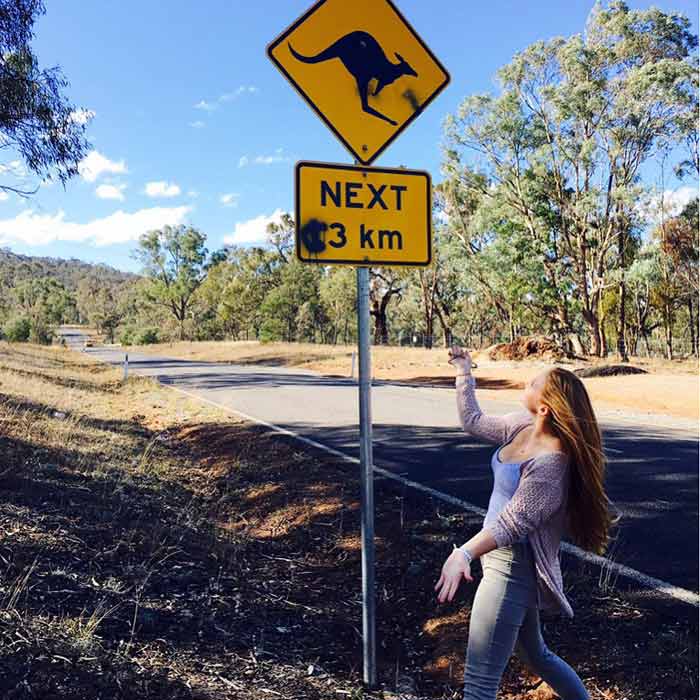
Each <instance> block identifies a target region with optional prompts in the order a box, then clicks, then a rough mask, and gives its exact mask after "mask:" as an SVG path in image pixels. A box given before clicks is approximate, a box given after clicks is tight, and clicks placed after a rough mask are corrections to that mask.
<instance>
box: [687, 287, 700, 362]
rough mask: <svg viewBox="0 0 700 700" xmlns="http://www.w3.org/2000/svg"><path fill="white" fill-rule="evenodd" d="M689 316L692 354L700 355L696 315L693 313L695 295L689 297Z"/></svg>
mask: <svg viewBox="0 0 700 700" xmlns="http://www.w3.org/2000/svg"><path fill="white" fill-rule="evenodd" d="M688 316H689V317H690V354H691V355H695V356H696V357H697V355H698V336H697V333H696V328H695V316H694V314H693V297H688Z"/></svg>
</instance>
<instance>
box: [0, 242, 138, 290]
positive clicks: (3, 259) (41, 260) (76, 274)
mask: <svg viewBox="0 0 700 700" xmlns="http://www.w3.org/2000/svg"><path fill="white" fill-rule="evenodd" d="M91 276H97V277H99V278H100V280H102V281H104V282H105V283H107V284H109V283H110V282H111V283H115V284H121V283H123V282H127V281H136V280H138V279H139V275H135V274H133V273H131V272H123V271H122V270H117V269H115V268H113V267H110V266H109V265H105V264H103V263H98V264H93V263H88V262H85V261H84V260H78V259H77V258H69V259H67V260H66V259H63V258H51V257H43V256H33V255H21V254H19V253H14V252H12V250H10V249H9V248H0V287H2V288H4V289H8V288H11V287H15V286H16V285H17V283H18V282H21V281H24V280H27V279H33V278H40V277H52V278H54V279H55V280H56V281H58V282H60V283H61V284H62V285H63V286H64V287H65V288H66V289H68V290H70V291H73V292H76V291H77V289H78V283H79V282H80V280H81V279H85V278H86V277H91Z"/></svg>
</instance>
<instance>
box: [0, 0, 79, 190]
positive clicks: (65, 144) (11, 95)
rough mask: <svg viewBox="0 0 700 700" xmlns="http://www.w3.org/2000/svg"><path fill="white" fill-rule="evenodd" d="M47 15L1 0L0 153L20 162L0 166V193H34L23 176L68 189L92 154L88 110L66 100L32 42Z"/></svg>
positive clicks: (56, 72)
mask: <svg viewBox="0 0 700 700" xmlns="http://www.w3.org/2000/svg"><path fill="white" fill-rule="evenodd" d="M45 12H46V8H45V6H44V3H43V2H42V1H41V0H0V149H2V150H3V151H5V152H6V153H11V154H16V155H17V156H19V160H9V162H6V163H2V164H0V174H2V175H3V180H7V181H3V182H0V191H11V192H16V193H17V194H19V195H21V196H27V195H30V194H34V193H36V191H37V190H38V188H39V186H38V185H37V186H36V187H35V188H34V189H33V190H30V189H27V187H26V185H25V184H24V180H25V171H26V170H27V169H28V170H29V171H30V172H32V173H34V174H35V175H38V176H39V177H40V178H41V179H49V180H51V179H53V178H54V177H55V178H56V179H58V180H59V181H60V182H61V183H62V184H65V183H66V181H68V180H69V179H70V178H71V177H73V176H74V175H77V173H78V165H79V163H80V161H81V160H82V159H83V157H84V156H85V155H86V154H87V152H88V150H89V147H90V145H89V143H88V141H87V139H86V138H85V129H86V126H87V123H88V122H89V121H90V119H91V118H92V114H91V113H90V112H89V111H88V110H84V109H76V108H75V107H74V106H73V105H72V104H71V103H70V102H69V100H68V99H67V97H66V95H65V90H66V88H67V87H68V82H67V80H66V78H65V77H64V75H63V73H62V72H61V70H60V68H59V67H57V66H54V67H52V68H44V69H42V68H40V66H39V61H38V59H37V56H36V54H35V53H34V51H33V49H32V46H31V41H32V39H33V38H34V23H35V22H36V20H37V19H38V18H39V17H41V15H43V14H44V13H45Z"/></svg>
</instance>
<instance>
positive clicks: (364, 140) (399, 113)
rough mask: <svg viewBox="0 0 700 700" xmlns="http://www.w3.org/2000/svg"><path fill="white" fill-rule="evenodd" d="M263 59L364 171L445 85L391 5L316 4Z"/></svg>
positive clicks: (358, 1) (379, 1)
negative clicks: (285, 81) (301, 99)
mask: <svg viewBox="0 0 700 700" xmlns="http://www.w3.org/2000/svg"><path fill="white" fill-rule="evenodd" d="M267 53H268V55H269V57H270V58H271V59H272V61H273V62H274V63H275V64H276V65H277V67H278V68H279V69H280V70H281V71H282V73H284V75H285V76H286V77H287V78H288V80H289V81H290V82H291V83H292V85H293V86H294V87H295V88H296V89H297V90H298V91H299V93H300V94H301V96H302V97H303V98H304V99H305V100H306V101H307V102H308V103H309V105H311V107H312V108H313V109H314V110H315V112H316V113H317V114H318V115H319V117H321V119H323V121H324V122H325V123H326V124H327V125H328V126H329V127H330V129H331V130H332V131H333V133H334V134H335V135H336V136H337V137H338V138H339V139H340V140H341V142H342V143H343V144H344V145H345V147H346V148H347V149H348V150H349V151H350V153H352V155H353V156H354V157H355V158H356V159H357V160H358V161H359V162H361V163H364V164H365V165H368V164H369V163H372V161H374V160H375V159H376V158H377V157H378V156H379V154H380V153H381V152H382V151H383V150H384V149H385V148H386V147H387V146H388V145H389V144H390V143H391V142H392V141H393V140H394V139H395V138H396V137H397V136H398V135H399V134H400V133H401V132H402V131H403V130H404V129H405V128H406V127H407V126H408V125H409V124H410V123H411V122H412V121H413V120H414V119H415V118H416V117H417V116H418V115H419V114H420V113H421V112H422V111H423V110H424V109H425V107H426V106H427V105H428V104H429V103H430V102H431V101H432V100H433V98H434V97H435V96H436V95H437V94H438V93H439V92H440V91H441V90H442V89H443V88H444V87H445V86H446V85H447V83H448V82H449V80H450V76H449V74H448V72H447V71H446V70H445V68H444V67H443V66H442V65H441V63H440V62H439V61H438V60H437V58H436V57H435V56H434V55H433V53H432V52H431V51H430V49H429V48H428V47H427V46H426V45H425V44H424V43H423V41H422V40H421V38H420V37H419V36H418V35H417V34H416V32H415V31H414V30H413V28H412V27H411V26H410V25H409V24H408V22H407V21H406V20H405V19H404V17H403V16H402V15H401V13H400V12H399V11H398V9H397V8H396V6H395V5H394V4H393V3H392V2H391V1H390V0H321V1H320V2H318V3H316V4H315V5H314V6H313V7H312V8H311V9H310V10H309V11H308V12H307V13H306V14H304V15H303V16H302V17H300V18H299V19H298V20H297V21H296V22H294V24H292V26H291V27H289V28H288V29H287V30H286V31H284V32H283V33H282V34H281V35H280V36H279V37H277V39H275V40H274V41H273V42H272V43H271V44H270V45H269V46H268V47H267Z"/></svg>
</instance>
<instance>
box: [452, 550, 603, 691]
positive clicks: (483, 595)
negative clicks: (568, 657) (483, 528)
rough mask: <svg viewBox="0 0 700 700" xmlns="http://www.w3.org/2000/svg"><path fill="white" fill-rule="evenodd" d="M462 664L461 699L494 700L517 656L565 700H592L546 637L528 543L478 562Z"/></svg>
mask: <svg viewBox="0 0 700 700" xmlns="http://www.w3.org/2000/svg"><path fill="white" fill-rule="evenodd" d="M480 561H481V568H482V571H483V573H484V575H483V578H482V579H481V581H480V582H479V585H478V587H477V589H476V593H475V594H474V602H473V604H472V611H471V617H470V619H469V641H468V642H467V654H466V660H465V665H464V696H463V700H496V693H497V692H498V686H499V684H500V682H501V677H502V675H503V671H504V670H505V667H506V664H507V663H508V660H509V659H510V657H511V655H512V653H513V651H515V653H516V654H517V655H518V657H519V658H520V660H521V661H522V662H523V664H525V666H527V667H528V668H529V669H530V670H531V671H532V672H533V673H535V674H536V675H538V676H540V677H541V678H542V679H543V680H545V681H546V682H547V683H548V684H549V685H550V686H551V687H552V689H553V690H554V691H556V692H557V693H558V694H559V696H560V698H561V700H590V696H589V695H588V693H587V692H586V689H585V688H584V686H583V683H582V682H581V679H580V678H579V677H578V675H577V674H576V672H575V671H574V670H573V669H572V668H571V666H569V665H568V664H567V663H566V662H565V661H564V660H563V659H561V658H559V657H558V656H557V655H556V654H554V653H552V652H551V651H550V650H549V649H548V648H547V645H546V644H545V642H544V639H543V638H542V632H541V630H540V614H539V609H538V608H537V589H536V585H537V578H536V575H537V574H536V571H535V562H534V554H533V552H532V548H531V546H530V543H529V542H514V543H513V544H512V545H510V546H508V547H499V548H498V549H493V550H491V551H490V552H487V553H486V554H483V555H482V556H481V558H480Z"/></svg>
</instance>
